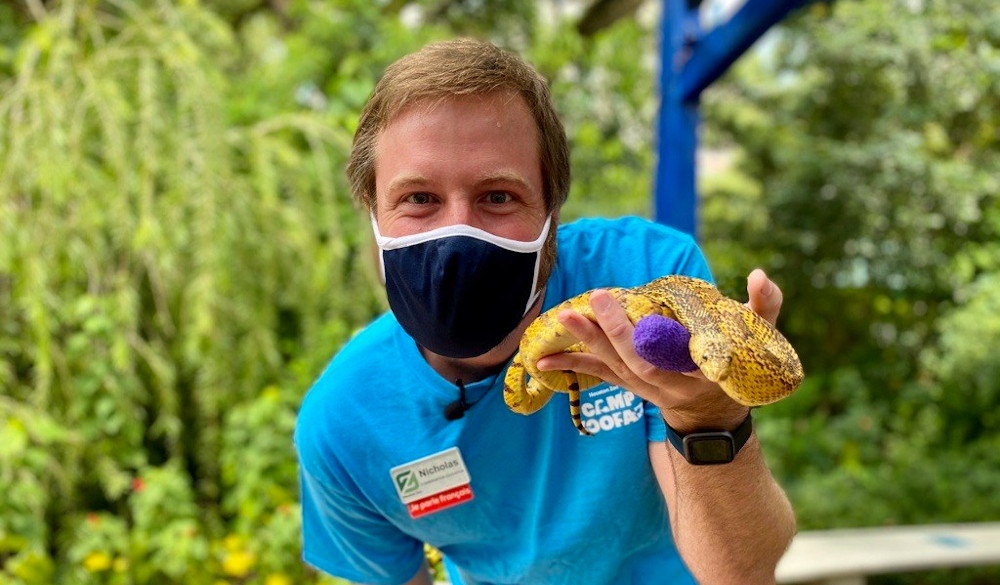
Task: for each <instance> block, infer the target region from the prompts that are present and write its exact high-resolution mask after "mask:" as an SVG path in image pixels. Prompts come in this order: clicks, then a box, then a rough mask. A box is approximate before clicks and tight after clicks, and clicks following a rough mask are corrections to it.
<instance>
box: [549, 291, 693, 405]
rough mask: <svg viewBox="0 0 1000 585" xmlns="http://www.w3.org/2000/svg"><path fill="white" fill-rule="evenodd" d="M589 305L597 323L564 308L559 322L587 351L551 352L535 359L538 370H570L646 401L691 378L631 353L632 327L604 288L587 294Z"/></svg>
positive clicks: (622, 310)
mask: <svg viewBox="0 0 1000 585" xmlns="http://www.w3.org/2000/svg"><path fill="white" fill-rule="evenodd" d="M591 308H592V309H593V311H594V317H595V318H596V319H597V323H594V322H593V321H591V320H590V319H587V318H586V317H584V316H582V315H580V314H578V313H576V312H573V311H564V312H563V313H561V314H560V315H559V320H560V322H561V323H562V324H563V325H564V326H565V327H566V329H567V330H568V331H569V332H570V333H571V334H572V335H573V336H574V337H576V338H577V339H579V340H580V341H582V342H583V343H584V344H585V345H586V346H587V348H588V350H589V353H588V352H575V353H563V354H555V355H551V356H548V357H545V358H543V359H542V360H539V362H538V367H539V369H542V370H557V369H562V370H572V371H575V372H579V373H583V374H590V375H592V376H596V377H598V378H601V379H602V380H604V381H606V382H608V383H610V384H615V385H618V386H622V387H625V388H628V389H629V390H631V391H633V392H635V393H636V394H638V395H639V396H641V397H643V398H646V399H647V400H653V401H654V402H656V400H654V398H661V396H659V395H660V394H662V392H663V391H664V389H665V388H669V387H679V386H686V385H687V384H688V383H690V382H687V383H686V382H685V381H686V380H687V381H690V380H692V378H691V377H688V376H683V375H681V374H678V373H675V372H668V371H665V370H661V369H659V368H657V367H656V366H654V365H653V364H651V363H649V362H647V361H646V360H644V359H642V358H641V357H639V355H638V354H636V353H635V347H634V345H633V341H632V334H633V331H634V327H633V325H632V322H631V321H630V320H629V318H628V315H627V314H626V313H625V311H624V309H622V307H621V305H620V304H619V303H618V301H617V300H615V298H614V297H613V296H611V294H610V293H608V292H607V291H603V290H602V291H596V292H594V293H592V294H591Z"/></svg>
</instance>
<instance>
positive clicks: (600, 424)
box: [580, 386, 645, 435]
mask: <svg viewBox="0 0 1000 585" xmlns="http://www.w3.org/2000/svg"><path fill="white" fill-rule="evenodd" d="M580 413H581V414H582V418H583V426H584V427H585V428H586V429H587V430H588V431H589V432H590V433H591V434H592V435H596V434H597V433H600V432H602V431H611V430H614V429H617V428H620V427H624V426H628V425H631V424H634V423H637V422H639V421H641V420H642V417H643V414H644V413H645V409H644V408H643V403H642V399H640V398H639V397H638V396H636V395H635V394H633V393H631V392H629V391H628V390H625V389H624V388H622V387H620V386H598V387H597V388H596V389H594V390H593V391H592V392H589V393H588V394H587V396H586V401H585V402H583V403H582V404H581V405H580Z"/></svg>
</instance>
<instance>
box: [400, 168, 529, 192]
mask: <svg viewBox="0 0 1000 585" xmlns="http://www.w3.org/2000/svg"><path fill="white" fill-rule="evenodd" d="M430 183H431V180H430V179H429V178H427V177H425V176H424V175H403V176H401V177H396V178H395V179H393V180H392V182H391V183H389V189H388V192H389V193H392V192H394V191H400V190H405V189H410V188H412V187H424V186H426V185H428V184H430ZM490 183H512V184H514V185H517V186H519V187H521V188H522V189H524V190H526V191H533V189H532V187H531V185H529V184H528V182H527V181H525V180H524V178H523V177H521V175H519V174H518V173H515V172H513V171H505V170H500V171H493V172H489V173H483V174H482V175H479V177H477V179H476V184H477V185H488V184H490Z"/></svg>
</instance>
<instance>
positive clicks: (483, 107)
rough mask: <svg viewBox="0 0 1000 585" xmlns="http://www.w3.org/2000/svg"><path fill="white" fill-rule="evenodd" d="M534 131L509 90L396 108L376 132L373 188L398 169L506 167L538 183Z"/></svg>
mask: <svg viewBox="0 0 1000 585" xmlns="http://www.w3.org/2000/svg"><path fill="white" fill-rule="evenodd" d="M538 135H539V133H538V129H537V126H536V124H535V120H534V116H532V114H531V111H530V110H529V109H528V106H527V104H526V103H525V102H524V99H523V98H521V97H520V96H519V95H517V94H516V93H513V92H503V93H492V94H482V95H470V96H454V97H448V98H444V99H436V100H421V101H419V102H416V103H414V104H411V105H408V106H406V107H405V108H403V109H402V110H400V112H399V113H398V114H396V115H395V116H394V117H393V118H392V120H391V121H390V122H389V124H388V125H387V126H386V127H385V128H384V129H383V131H382V132H381V133H380V135H379V138H378V144H377V146H376V158H375V174H376V185H377V188H376V190H377V191H379V190H381V189H382V188H384V187H385V185H386V182H385V180H386V179H390V180H391V178H392V177H395V176H397V175H398V174H400V173H410V174H427V173H431V174H438V173H448V174H449V175H452V176H458V175H460V174H463V173H470V174H471V173H474V172H476V173H488V172H494V171H500V170H507V169H510V170H516V171H517V172H520V173H521V174H523V175H525V179H526V180H529V181H532V180H535V179H537V180H539V181H540V179H541V177H540V173H541V159H540V155H539V152H540V150H539V143H538Z"/></svg>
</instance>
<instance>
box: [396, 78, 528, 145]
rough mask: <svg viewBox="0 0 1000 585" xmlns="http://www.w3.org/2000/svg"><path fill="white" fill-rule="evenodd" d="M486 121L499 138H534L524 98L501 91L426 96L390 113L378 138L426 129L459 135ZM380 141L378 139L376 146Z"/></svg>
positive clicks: (514, 93) (513, 93)
mask: <svg viewBox="0 0 1000 585" xmlns="http://www.w3.org/2000/svg"><path fill="white" fill-rule="evenodd" d="M486 119H488V120H490V122H492V123H493V124H494V125H495V126H496V128H498V129H499V130H500V132H497V134H498V135H501V136H502V135H504V134H508V135H509V134H511V133H514V132H520V133H521V134H520V135H519V136H520V137H521V138H522V139H524V138H528V137H533V138H537V136H538V128H537V125H536V123H535V119H534V116H533V115H532V113H531V110H530V109H529V108H528V105H527V103H526V102H525V100H524V98H523V97H521V96H520V95H519V94H518V93H517V92H514V91H511V90H502V91H496V92H491V93H483V94H471V95H449V96H441V97H427V98H421V99H418V100H415V101H413V102H410V103H407V104H405V105H403V106H401V107H400V108H399V109H398V110H396V111H394V112H392V113H390V115H389V117H388V121H387V122H386V124H385V126H384V127H383V128H382V131H381V132H380V138H381V137H383V136H385V135H386V134H402V133H413V132H417V131H421V130H427V129H428V126H432V127H433V128H432V129H434V130H437V131H438V132H439V133H444V132H451V133H458V134H461V132H460V131H461V130H463V129H465V130H470V131H471V130H474V129H475V128H473V127H472V126H471V125H470V124H471V123H473V122H479V121H482V120H486ZM452 122H453V123H452ZM525 132H527V134H525ZM381 142H382V140H379V144H380V145H381Z"/></svg>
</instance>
